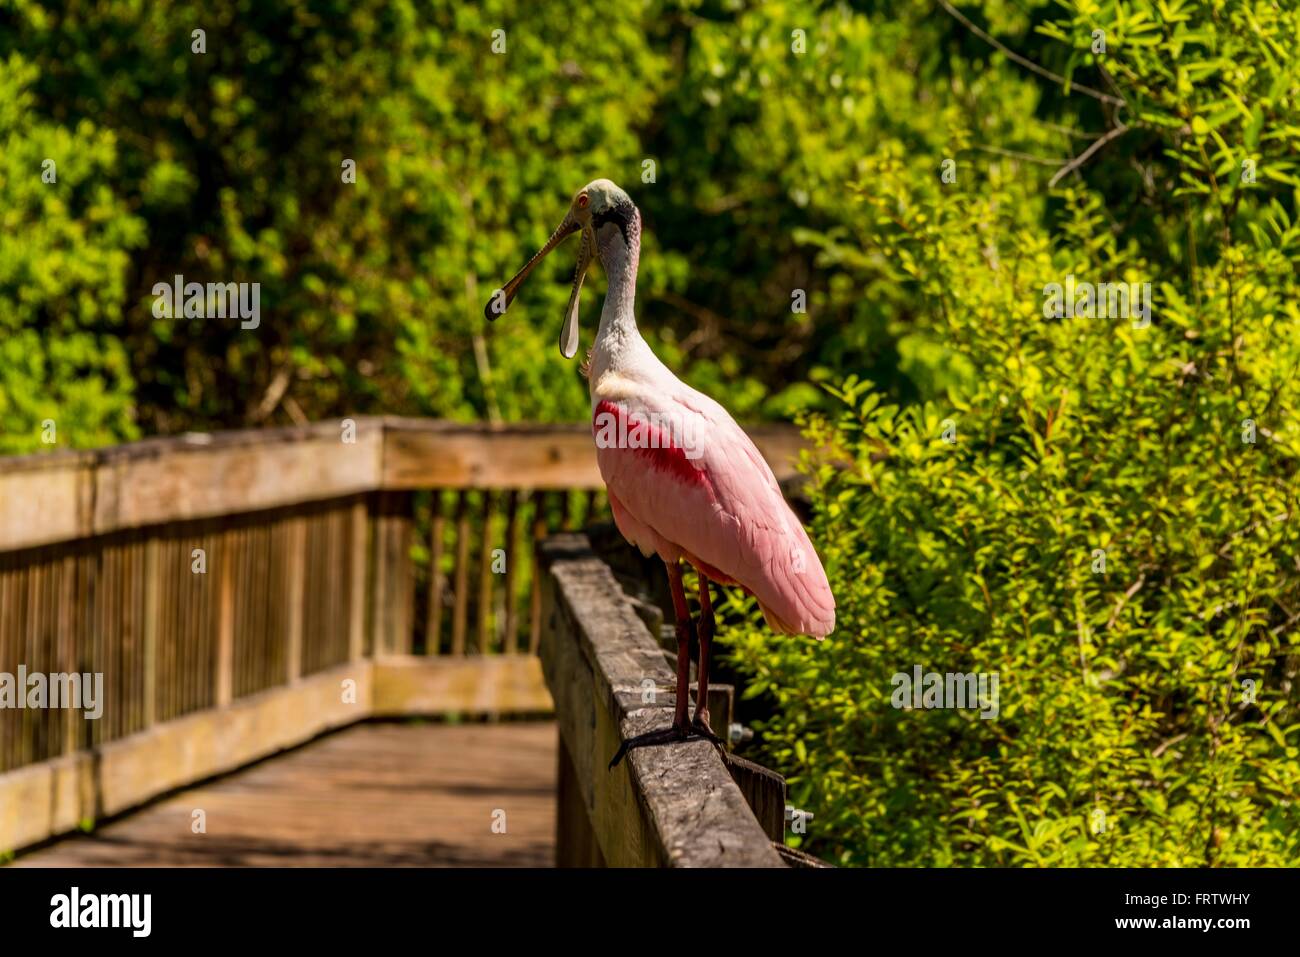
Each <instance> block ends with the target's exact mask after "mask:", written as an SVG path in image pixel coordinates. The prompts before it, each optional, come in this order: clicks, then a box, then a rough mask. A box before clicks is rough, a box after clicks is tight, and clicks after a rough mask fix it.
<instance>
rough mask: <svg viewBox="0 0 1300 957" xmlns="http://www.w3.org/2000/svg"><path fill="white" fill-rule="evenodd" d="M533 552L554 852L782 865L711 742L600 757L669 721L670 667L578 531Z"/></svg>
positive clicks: (573, 859) (649, 862)
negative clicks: (556, 727) (555, 764)
mask: <svg viewBox="0 0 1300 957" xmlns="http://www.w3.org/2000/svg"><path fill="white" fill-rule="evenodd" d="M542 561H543V564H544V565H545V567H546V569H547V572H548V574H547V575H546V579H545V586H544V587H545V591H544V597H543V614H542V620H543V623H544V624H543V632H542V648H541V655H542V670H543V672H544V673H545V675H546V682H547V685H548V686H549V687H550V689H551V696H552V697H553V698H554V699H555V710H556V717H557V718H558V720H559V724H560V780H559V809H558V818H559V840H558V842H557V843H558V844H559V849H560V853H561V855H563V857H562V859H561V860H560V861H559V862H558V863H560V864H574V865H579V866H593V865H608V866H610V867H632V866H651V867H656V866H670V867H782V866H784V864H783V861H782V859H781V857H780V855H779V854H778V853H777V851H776V850H775V848H774V847H773V843H772V840H771V839H770V838H769V836H768V834H767V833H766V832H765V831H764V830H763V827H762V825H761V824H760V823H759V821H758V819H757V818H756V817H755V816H754V813H753V811H752V810H751V809H750V806H749V804H748V803H746V800H745V797H744V795H743V794H742V793H741V791H740V788H739V787H738V786H737V785H736V783H735V781H734V780H733V778H732V775H731V773H730V772H729V771H728V769H727V766H726V765H725V764H724V763H723V761H722V759H721V758H720V757H719V756H718V753H717V752H716V751H715V750H714V748H713V746H712V745H710V744H708V743H706V742H703V741H694V742H690V743H686V744H678V745H672V746H668V747H663V748H643V749H640V750H635V751H632V752H631V753H630V754H629V755H628V756H627V759H626V760H625V761H623V762H622V763H621V764H620V765H619V766H618V767H617V768H615V769H613V770H610V769H609V768H608V766H607V765H608V762H609V759H610V757H611V756H612V755H613V754H614V752H615V751H616V750H618V746H619V744H620V743H621V742H622V741H624V740H626V739H627V738H628V737H631V736H632V735H634V734H637V733H640V732H643V731H648V730H652V729H654V728H659V727H663V726H665V725H666V724H668V722H669V721H670V720H671V718H672V713H673V687H674V681H675V679H674V675H673V673H672V671H671V670H670V669H669V668H668V666H667V664H666V663H665V661H664V656H663V652H662V650H661V649H660V647H659V645H658V643H657V642H656V641H655V639H654V636H652V635H651V634H650V631H649V629H647V628H646V626H645V623H644V622H643V621H642V620H641V618H640V616H638V615H637V613H636V609H635V608H634V607H633V605H632V602H631V600H630V599H629V598H628V597H627V596H626V595H625V594H624V593H623V590H622V588H620V587H619V584H618V582H617V581H616V580H615V578H614V574H613V572H612V571H611V570H610V568H609V566H608V565H606V564H605V563H604V562H603V561H601V560H600V558H598V557H597V556H596V554H595V553H594V552H593V551H592V549H591V546H590V544H589V543H588V540H587V538H586V536H585V535H557V536H553V537H551V538H549V539H547V541H546V542H545V544H544V545H543V547H542ZM648 698H652V699H653V700H651V701H647V699H648Z"/></svg>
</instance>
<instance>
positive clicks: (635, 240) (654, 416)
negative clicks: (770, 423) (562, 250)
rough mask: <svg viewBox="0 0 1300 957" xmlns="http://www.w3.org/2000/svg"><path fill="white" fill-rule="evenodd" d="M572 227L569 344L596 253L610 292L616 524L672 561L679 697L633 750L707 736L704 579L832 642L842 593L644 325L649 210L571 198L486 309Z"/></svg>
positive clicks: (605, 321) (599, 422) (604, 412)
mask: <svg viewBox="0 0 1300 957" xmlns="http://www.w3.org/2000/svg"><path fill="white" fill-rule="evenodd" d="M571 233H581V234H582V235H581V240H580V245H579V247H578V268H577V271H576V272H575V273H574V276H573V291H572V292H571V293H570V294H569V306H568V309H567V310H566V313H565V318H564V326H563V328H562V330H561V332H560V352H561V353H562V354H563V355H564V357H565V358H566V359H571V358H573V356H574V355H575V354H576V353H577V351H578V298H579V294H580V293H581V291H582V280H583V277H584V276H585V275H586V272H587V267H588V266H589V265H590V263H591V260H592V257H593V255H595V256H599V257H600V262H601V265H602V266H603V267H604V268H605V273H606V275H607V276H608V278H609V289H608V292H607V294H606V296H605V303H604V307H603V308H602V309H601V313H600V329H599V330H598V331H597V333H596V341H595V344H594V345H593V346H592V349H591V355H590V364H589V369H588V371H587V378H588V383H589V387H590V390H591V406H592V432H593V435H594V437H595V440H596V459H597V462H598V463H599V466H600V474H601V476H602V477H603V478H604V480H605V486H606V488H607V489H608V491H609V504H610V508H611V509H612V511H613V513H614V521H615V523H616V524H617V525H618V528H619V531H620V532H622V533H623V537H624V538H626V539H627V540H628V541H629V542H631V543H632V544H633V545H635V546H637V547H638V548H639V549H640V550H641V552H642V553H643V554H645V555H647V556H648V555H651V554H657V555H658V556H659V558H661V559H662V560H663V563H664V566H665V567H666V568H667V569H668V584H669V588H670V590H671V592H672V600H673V612H674V617H675V618H676V631H677V697H676V701H675V712H674V716H673V723H672V726H671V727H669V728H666V729H664V730H662V731H651V732H649V733H647V734H642V735H637V736H635V737H633V738H630V739H628V740H627V741H625V742H624V743H623V745H622V747H620V748H619V751H618V753H617V754H616V755H615V756H614V759H613V761H611V762H610V767H611V768H612V767H614V766H615V765H616V764H618V762H619V761H620V760H622V758H623V755H624V754H626V753H627V751H628V750H630V749H631V748H637V747H641V746H644V745H651V744H667V743H669V742H673V741H685V740H689V739H691V738H706V739H708V740H710V741H712V742H713V743H714V744H720V742H719V741H718V739H717V738H716V737H714V735H713V733H712V732H711V731H710V729H709V712H708V700H709V699H708V687H709V646H710V643H711V641H712V639H713V631H714V619H713V604H712V599H711V597H710V594H709V582H710V581H714V582H717V583H718V584H719V585H740V586H741V587H742V588H744V589H745V590H746V591H748V592H749V593H751V594H753V595H754V596H755V597H756V598H757V599H758V603H759V607H760V608H761V609H762V611H763V615H764V617H765V618H766V619H767V623H768V625H769V626H770V627H771V628H772V629H773V630H775V631H777V632H781V633H784V634H790V635H812V636H814V637H816V638H823V637H825V636H826V635H828V634H830V632H831V630H832V629H833V628H834V627H835V599H834V597H833V596H832V595H831V589H830V585H829V584H828V583H827V581H826V573H825V571H823V569H822V566H821V562H820V561H819V560H818V558H817V553H816V552H815V551H814V550H813V546H812V543H811V542H810V541H809V540H808V534H807V533H806V532H805V531H804V529H803V526H802V525H801V524H800V523H799V520H798V518H796V517H795V514H794V513H793V512H792V511H791V510H790V506H789V505H788V504H786V501H785V498H784V496H782V494H781V490H780V488H779V487H778V486H777V483H776V478H775V477H774V476H773V475H772V470H771V469H770V468H769V467H768V465H767V462H766V461H764V459H763V456H762V455H761V454H759V451H758V449H756V448H755V447H754V443H753V442H751V441H750V439H749V436H747V435H746V434H745V433H744V431H742V430H741V428H740V426H738V425H736V423H735V421H734V420H733V419H732V418H731V416H730V415H728V414H727V411H726V410H725V409H724V408H723V407H722V406H721V405H719V404H718V403H717V402H715V401H713V400H712V399H710V398H709V397H708V396H706V395H703V394H702V393H700V392H697V391H696V390H694V389H692V388H691V387H690V386H688V385H686V384H685V383H683V382H682V381H680V380H679V379H678V378H677V377H676V376H675V375H673V374H672V373H671V372H670V371H668V367H667V366H665V365H664V364H663V363H662V362H660V361H659V358H658V357H657V356H656V355H655V354H654V353H653V352H652V351H651V349H650V347H649V346H648V345H647V344H646V342H645V340H644V339H642V338H641V334H640V332H639V331H638V330H637V325H636V318H635V316H634V315H633V308H632V307H633V299H634V297H635V293H636V271H637V263H638V261H639V259H640V254H641V213H640V211H638V210H637V208H636V206H635V205H634V204H633V203H632V200H631V199H629V198H628V195H627V193H625V192H623V190H621V189H619V188H618V187H617V186H615V185H614V184H613V183H611V182H610V181H609V180H607V179H598V180H594V181H593V182H591V183H588V184H587V185H586V186H584V187H583V188H582V189H581V190H579V191H578V193H577V195H576V196H574V198H573V203H572V205H571V206H570V207H569V211H568V213H567V214H566V215H565V217H564V220H563V221H562V222H561V223H560V225H559V227H558V228H557V229H556V230H555V232H554V233H553V234H552V235H551V238H550V239H549V240H547V242H546V245H545V246H543V247H542V248H541V249H540V250H539V251H538V252H537V254H536V255H535V256H533V258H532V259H530V260H529V261H528V263H527V264H526V265H525V266H524V267H523V268H522V269H520V270H519V272H518V273H517V274H516V275H515V276H514V278H513V279H511V280H510V281H509V282H508V283H506V284H505V286H504V287H502V288H501V289H499V290H497V291H496V292H495V293H494V295H493V297H492V299H491V300H490V301H489V302H488V304H487V307H486V308H485V309H484V315H485V316H486V317H487V318H488V319H489V320H493V319H496V318H497V317H498V316H499V315H501V314H502V313H504V312H505V311H506V309H507V308H508V307H509V305H510V303H511V302H512V301H513V300H514V298H515V295H516V294H517V293H518V292H519V287H520V285H522V283H523V281H524V280H525V279H526V278H528V274H529V273H530V272H532V270H533V268H534V267H535V266H536V265H537V264H538V263H539V262H540V261H541V260H542V258H543V257H544V256H546V254H547V253H549V252H550V251H551V250H552V249H554V248H555V247H556V246H558V245H559V244H560V242H561V241H562V240H563V239H564V238H565V237H566V236H568V235H569V234H571ZM683 561H686V562H689V563H690V564H691V565H693V566H694V567H695V570H696V571H697V572H698V573H699V583H700V596H699V601H700V616H699V629H698V635H699V648H700V658H699V665H698V668H697V681H698V684H697V691H696V698H695V700H696V706H695V717H694V719H693V720H692V721H689V722H688V721H687V691H688V683H689V680H690V637H691V633H692V631H693V630H694V623H693V622H692V620H691V615H690V610H689V609H688V607H687V604H686V593H685V590H684V589H683V587H682V566H681V563H682V562H683Z"/></svg>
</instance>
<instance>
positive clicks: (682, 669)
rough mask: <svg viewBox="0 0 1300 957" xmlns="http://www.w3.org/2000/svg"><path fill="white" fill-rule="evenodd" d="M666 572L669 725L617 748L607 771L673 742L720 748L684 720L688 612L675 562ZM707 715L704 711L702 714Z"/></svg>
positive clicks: (706, 733) (688, 674) (705, 732)
mask: <svg viewBox="0 0 1300 957" xmlns="http://www.w3.org/2000/svg"><path fill="white" fill-rule="evenodd" d="M664 564H665V565H666V566H667V568H668V586H669V590H670V591H671V592H672V595H673V617H674V619H675V622H674V623H675V625H676V628H677V700H676V701H675V702H674V708H673V723H672V726H671V727H668V728H664V729H663V730H661V731H647V732H646V733H645V734H638V735H636V736H635V737H631V738H628V739H627V740H626V741H624V742H623V743H622V744H621V745H619V748H618V753H617V754H615V755H614V759H613V760H612V761H610V762H609V766H610V768H611V769H613V768H615V767H617V766H618V763H619V762H620V761H622V760H623V756H624V755H625V754H627V753H628V752H629V751H631V750H632V749H633V748H644V747H647V746H649V745H655V744H671V743H673V742H674V741H687V740H689V739H691V738H706V739H708V740H710V741H712V742H713V743H714V744H720V742H719V741H718V739H717V738H716V737H714V735H713V733H712V732H711V731H708V728H707V725H706V726H705V729H704V730H703V731H701V729H700V728H698V727H696V726H694V725H692V724H691V723H690V721H689V720H688V717H689V702H688V700H687V698H688V696H689V694H690V681H691V630H692V623H691V612H690V608H689V607H687V604H686V591H685V589H684V588H683V587H682V569H681V566H680V565H679V564H678V563H677V562H671V563H669V562H665V563H664ZM705 713H706V715H707V713H708V711H707V709H706V710H705Z"/></svg>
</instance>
